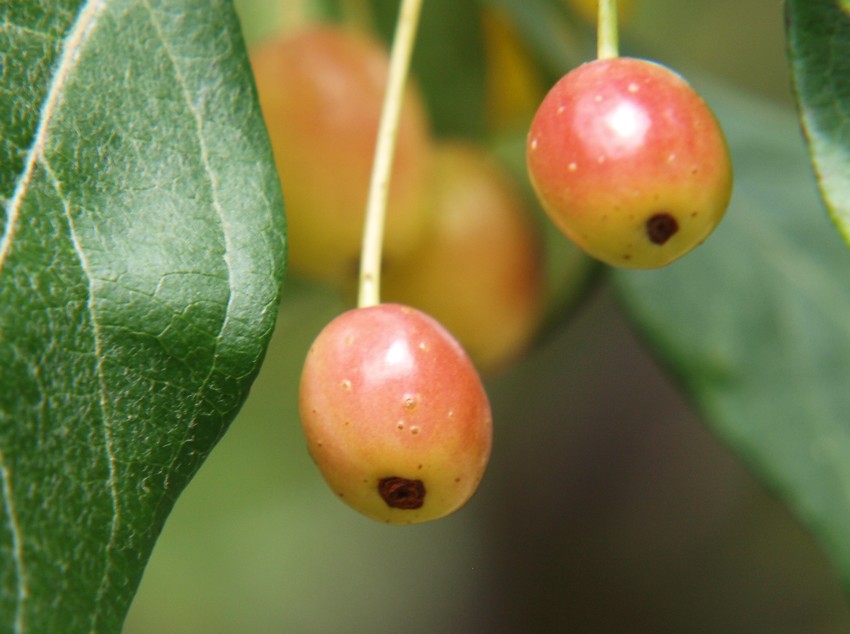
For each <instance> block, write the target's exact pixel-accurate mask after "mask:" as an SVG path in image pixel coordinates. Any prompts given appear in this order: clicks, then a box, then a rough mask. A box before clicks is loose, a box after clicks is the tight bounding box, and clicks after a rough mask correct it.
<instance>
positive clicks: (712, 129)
mask: <svg viewBox="0 0 850 634" xmlns="http://www.w3.org/2000/svg"><path fill="white" fill-rule="evenodd" d="M526 160H527V163H528V171H529V177H530V179H531V182H532V185H533V186H534V189H535V191H536V192H537V195H538V196H539V198H540V200H541V203H542V204H543V207H544V208H545V209H546V211H547V212H548V214H549V215H550V217H551V218H552V220H553V221H554V222H555V224H557V225H558V226H559V227H560V228H561V230H562V231H563V232H564V233H565V234H566V235H567V236H569V237H570V238H571V239H572V240H573V241H574V242H576V244H578V245H579V246H580V247H582V248H583V249H584V250H585V251H587V252H588V253H589V254H590V255H592V256H594V257H596V258H598V259H600V260H602V261H604V262H607V263H609V264H611V265H614V266H620V267H625V268H654V267H659V266H664V265H666V264H669V263H670V262H672V261H674V260H675V259H677V258H679V257H681V256H682V255H684V254H686V253H688V252H689V251H690V250H692V249H693V248H694V247H696V246H697V245H699V244H700V243H702V242H703V241H704V240H705V239H706V237H707V236H708V235H709V234H710V233H711V231H712V230H713V229H714V227H715V226H716V225H717V223H718V222H719V221H720V220H721V218H722V217H723V215H724V213H725V211H726V208H727V206H728V204H729V199H730V196H731V192H732V165H731V160H730V158H729V151H728V148H727V145H726V140H725V138H724V136H723V132H722V130H721V129H720V126H719V124H718V123H717V120H716V119H715V117H714V115H713V113H712V112H711V110H710V109H709V108H708V106H707V105H706V104H705V102H704V101H703V100H702V99H701V98H700V97H699V95H698V94H697V93H696V92H695V91H694V90H693V89H692V88H691V87H690V85H689V84H688V83H687V82H686V81H685V80H684V79H682V78H681V76H679V75H678V74H676V73H675V72H673V71H671V70H670V69H668V68H666V67H664V66H661V65H659V64H656V63H653V62H649V61H646V60H639V59H633V58H615V59H604V60H597V61H593V62H589V63H587V64H584V65H582V66H579V67H578V68H576V69H574V70H573V71H571V72H569V73H567V75H565V76H564V77H563V78H561V80H560V81H559V82H558V83H557V84H556V85H555V86H554V87H553V88H552V89H551V90H550V92H549V93H548V94H547V96H546V98H545V99H544V100H543V102H542V103H541V105H540V108H539V109H538V111H537V114H536V115H535V118H534V120H533V122H532V124H531V129H530V131H529V135H528V141H527V147H526Z"/></svg>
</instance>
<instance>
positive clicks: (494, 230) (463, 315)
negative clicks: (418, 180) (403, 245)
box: [383, 141, 544, 373]
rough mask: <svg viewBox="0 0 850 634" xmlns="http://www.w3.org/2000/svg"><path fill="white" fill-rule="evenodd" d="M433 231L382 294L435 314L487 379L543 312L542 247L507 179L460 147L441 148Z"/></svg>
mask: <svg viewBox="0 0 850 634" xmlns="http://www.w3.org/2000/svg"><path fill="white" fill-rule="evenodd" d="M425 204H427V206H428V211H429V215H430V218H429V223H428V224H429V232H428V234H427V235H426V236H425V238H424V239H423V242H422V244H421V246H420V247H419V248H418V249H417V250H416V251H415V252H414V253H413V254H412V256H411V257H410V258H408V259H406V260H403V261H400V262H394V263H390V264H389V265H388V266H387V267H386V268H385V271H384V276H383V288H384V291H383V292H384V296H385V297H386V298H387V299H388V300H389V301H395V302H400V303H404V304H410V305H411V306H415V307H416V308H418V309H420V310H423V311H425V312H426V313H428V314H429V315H433V316H434V318H436V319H437V320H438V321H439V322H440V323H441V324H443V325H444V326H445V327H446V328H447V329H448V330H449V331H450V332H451V333H452V334H453V335H454V336H455V337H457V338H458V341H460V343H461V344H462V345H463V346H464V348H465V349H466V350H467V352H468V353H469V356H470V357H471V358H472V360H473V361H474V362H475V363H476V365H477V366H478V368H479V369H480V370H481V371H482V372H485V373H487V372H490V371H493V370H497V369H499V368H501V367H503V366H504V365H506V364H507V363H508V362H509V361H511V360H512V359H513V358H515V357H516V356H517V355H518V354H519V353H520V352H521V351H522V349H523V348H524V347H525V346H526V344H527V343H528V341H529V340H530V338H531V337H532V336H533V334H534V332H535V330H536V326H537V325H538V323H539V321H540V318H541V316H542V312H543V304H544V298H543V294H544V279H543V266H542V258H541V256H540V252H541V248H542V240H541V237H540V236H539V235H538V231H537V229H538V228H537V225H536V221H535V219H533V218H532V217H531V214H530V211H529V210H528V208H527V207H526V205H525V201H524V200H523V199H522V197H521V195H520V194H519V192H518V189H517V187H516V186H515V183H514V182H513V179H512V176H511V174H509V173H507V172H506V170H504V169H503V168H502V167H501V165H499V164H497V163H496V162H495V161H494V160H493V159H492V158H491V157H490V156H488V154H487V153H486V152H485V151H484V150H483V149H481V148H479V147H478V146H476V145H473V144H472V143H467V142H462V141H444V142H442V143H440V144H437V145H436V146H435V150H434V158H433V162H432V172H431V178H430V181H429V188H428V195H427V196H426V199H425Z"/></svg>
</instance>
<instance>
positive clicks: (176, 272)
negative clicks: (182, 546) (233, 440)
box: [0, 0, 284, 633]
mask: <svg viewBox="0 0 850 634" xmlns="http://www.w3.org/2000/svg"><path fill="white" fill-rule="evenodd" d="M0 42H2V45H0V51H2V52H0V68H2V84H0V126H2V128H0V200H2V201H3V203H4V204H3V210H4V212H3V216H2V217H0V220H1V221H0V231H2V233H0V502H2V504H0V623H2V624H3V628H2V629H4V630H6V629H7V628H8V629H11V630H12V631H16V632H29V631H32V632H50V631H53V632H60V631H61V632H69V633H73V632H87V631H99V632H109V631H119V630H120V625H121V622H122V620H123V617H124V614H125V613H126V610H127V607H128V605H129V601H130V599H131V598H132V596H133V593H134V592H135V588H136V586H137V584H138V581H139V578H140V576H141V572H142V569H143V567H144V563H145V562H146V560H147V557H148V555H149V553H150V550H151V548H152V546H153V542H154V540H155V538H156V536H157V534H158V533H159V531H160V529H161V526H162V523H163V521H164V519H165V516H166V515H167V514H168V511H169V510H170V508H171V506H172V505H173V502H174V500H175V497H176V495H177V494H178V493H179V492H180V491H181V490H182V488H183V487H184V486H185V485H186V483H187V482H188V480H189V479H190V477H191V476H192V474H193V473H194V472H195V471H196V470H197V468H198V466H199V465H200V463H201V462H202V460H203V459H204V457H205V456H206V455H207V454H208V452H209V451H210V449H211V448H212V447H213V445H214V444H215V442H216V441H217V440H218V438H219V437H220V436H221V434H222V433H223V432H224V430H225V429H226V426H227V424H228V423H229V421H230V420H231V419H232V417H233V416H234V415H235V413H236V411H237V410H238V408H239V407H240V405H241V403H242V401H243V400H244V398H245V396H246V393H247V389H248V387H249V385H250V382H251V380H252V379H253V377H254V376H255V374H256V371H257V369H258V365H259V362H260V360H261V358H262V356H263V353H264V350H265V345H266V343H267V341H268V338H269V336H270V334H271V330H272V328H273V325H274V317H275V307H276V304H277V300H278V292H279V286H280V282H281V277H282V274H283V244H284V243H283V216H282V203H281V200H280V191H279V186H278V183H277V178H276V175H275V173H274V168H273V163H272V161H271V153H270V150H269V147H268V141H267V139H266V137H265V132H264V128H263V125H262V121H261V118H260V114H259V110H258V107H257V105H256V103H255V96H254V93H253V87H252V86H251V84H250V80H249V79H248V78H249V76H250V74H249V73H248V66H247V61H246V57H245V54H244V47H243V44H242V41H241V36H240V34H239V30H238V24H237V21H236V18H235V16H234V14H233V11H232V8H231V6H230V3H229V2H228V1H226V0H218V1H214V2H210V3H194V2H189V1H188V0H173V1H166V0H147V1H139V0H89V1H88V2H72V1H66V2H64V3H61V2H50V3H48V2H13V3H3V4H2V5H0Z"/></svg>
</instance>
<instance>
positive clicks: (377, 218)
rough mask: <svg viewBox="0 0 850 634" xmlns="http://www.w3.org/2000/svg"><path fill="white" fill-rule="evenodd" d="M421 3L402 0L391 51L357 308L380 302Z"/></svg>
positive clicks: (367, 215) (368, 205)
mask: <svg viewBox="0 0 850 634" xmlns="http://www.w3.org/2000/svg"><path fill="white" fill-rule="evenodd" d="M422 1H423V0H403V2H402V5H401V9H400V10H399V15H398V22H397V24H396V31H395V35H394V37H393V45H392V50H391V51H390V70H389V78H388V80H387V92H386V94H385V95H384V104H383V111H382V113H381V123H380V126H379V128H378V140H377V143H376V144H375V158H374V162H373V164H372V180H371V182H370V184H369V198H368V200H367V202H366V223H365V225H364V227H363V247H362V250H361V255H360V286H359V293H358V297H357V305H358V306H359V307H360V308H364V307H366V306H374V305H376V304H379V303H380V301H381V251H382V247H383V240H384V218H385V216H386V209H387V197H388V193H389V187H390V172H391V170H392V163H393V154H394V152H395V142H396V136H397V133H398V122H399V117H400V115H401V104H402V101H403V97H404V86H405V83H406V82H407V76H408V71H409V69H410V56H411V54H412V52H413V43H414V41H415V40H416V29H417V27H418V25H419V14H420V11H421V9H422Z"/></svg>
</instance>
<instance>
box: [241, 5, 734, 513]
mask: <svg viewBox="0 0 850 634" xmlns="http://www.w3.org/2000/svg"><path fill="white" fill-rule="evenodd" d="M410 1H411V0H405V2H410ZM604 1H605V2H606V3H607V7H606V9H605V10H607V11H613V7H612V5H611V2H613V0H611V2H608V0H604ZM403 13H404V7H402V14H403ZM604 14H605V11H601V12H600V16H602V15H604ZM609 15H614V16H615V15H616V13H615V12H614V13H612V14H609ZM600 23H601V21H600ZM609 26H610V25H609ZM485 27H486V31H487V32H489V33H490V34H491V36H492V35H493V34H495V36H496V37H497V38H498V37H502V35H503V34H505V33H508V34H510V24H507V23H505V22H504V21H500V20H498V19H497V20H490V21H489V22H485ZM601 33H602V31H600V34H601ZM600 37H601V36H600ZM489 49H490V51H491V52H494V54H495V55H497V56H498V58H499V59H502V60H511V59H515V58H514V57H512V55H513V54H512V53H511V51H510V49H509V48H506V47H504V46H502V45H500V44H498V43H497V45H494V46H490V47H489ZM602 50H603V49H602V48H600V53H601V51H602ZM251 59H252V64H253V68H254V74H255V79H256V84H257V89H258V93H259V98H260V103H261V106H262V109H263V112H264V116H265V118H266V123H267V127H268V132H269V137H270V139H271V142H272V147H273V150H274V154H275V160H276V162H277V166H278V171H279V174H280V179H281V184H282V186H283V189H284V194H285V197H286V201H287V217H288V222H289V240H290V242H289V244H290V270H291V271H293V272H294V273H296V274H299V275H301V276H304V277H307V278H311V279H313V280H317V281H320V282H323V283H327V284H331V285H334V286H336V287H338V288H340V289H343V290H350V289H351V288H352V287H353V286H354V284H355V283H356V282H357V281H358V280H359V283H360V284H361V300H360V307H358V308H355V309H352V310H349V311H347V312H345V313H343V314H341V315H340V316H338V317H337V318H336V319H334V320H333V321H332V322H331V323H330V324H328V325H327V326H326V327H325V328H324V329H323V330H322V331H321V332H320V333H319V335H318V337H317V338H316V339H315V341H314V342H313V345H312V346H311V348H310V350H309V352H308V354H307V358H306V361H305V364H304V368H303V372H302V377H301V385H300V402H299V405H300V412H301V420H302V425H303V428H304V433H305V436H306V439H307V445H308V448H309V451H310V453H311V455H312V456H313V458H314V460H315V462H316V463H317V465H318V467H319V469H320V471H321V472H322V475H323V476H324V478H325V480H326V481H327V483H328V484H329V485H330V487H331V488H332V489H333V490H334V491H335V492H336V494H337V495H338V496H339V497H340V498H341V499H342V500H344V501H345V502H346V503H348V504H349V505H351V506H352V507H353V508H355V509H357V510H358V511H360V512H361V513H363V514H365V515H367V516H369V517H371V518H374V519H377V520H380V521H384V522H388V523H393V524H410V523H415V522H421V521H426V520H431V519H436V518H438V517H442V516H444V515H447V514H449V513H451V512H453V511H455V510H456V509H457V508H459V507H460V506H462V505H463V504H464V503H465V502H466V500H467V499H468V498H469V497H470V496H471V495H472V494H473V492H474V491H475V489H476V488H477V486H478V483H479V482H480V480H481V478H482V475H483V472H484V469H485V467H486V464H487V461H488V458H489V455H490V449H491V444H492V426H493V423H492V414H491V411H490V405H489V401H488V398H487V394H486V392H485V390H484V388H483V387H482V383H481V379H480V377H479V374H478V370H479V369H482V370H485V371H490V370H493V369H496V368H499V367H502V366H504V365H505V363H507V362H508V361H509V360H511V359H513V358H515V357H516V356H518V355H519V354H520V352H521V351H522V350H523V348H524V347H525V346H526V345H527V343H528V341H529V339H530V338H531V336H532V334H533V333H534V331H535V328H536V326H537V325H538V323H539V321H540V317H541V313H542V309H543V305H542V304H543V301H542V298H543V286H544V284H543V266H542V262H541V242H540V241H539V239H538V235H537V227H536V225H535V222H534V221H533V220H532V218H531V216H530V215H529V214H528V213H527V209H526V205H525V200H524V199H523V197H522V196H520V195H519V194H518V192H517V188H516V186H515V185H514V184H513V182H512V180H511V177H510V175H509V174H508V173H506V172H505V170H504V169H503V168H502V167H501V166H499V165H498V164H496V163H495V162H494V161H493V159H492V158H491V157H490V156H489V155H488V153H487V152H486V151H484V150H483V149H482V148H481V147H479V146H477V145H475V144H473V143H471V142H469V141H458V140H446V139H439V138H435V137H434V136H433V134H432V133H431V131H430V129H429V125H428V120H427V112H426V109H425V107H424V105H423V101H422V99H421V97H420V95H419V93H418V91H417V89H416V87H415V85H412V84H410V83H408V84H407V88H406V92H404V93H403V94H402V100H401V103H400V106H399V111H398V114H399V118H398V123H397V125H394V124H393V125H392V126H390V127H394V128H395V130H396V134H397V136H395V137H393V139H394V141H395V146H394V147H395V151H394V159H393V161H392V163H391V169H390V170H389V174H388V175H387V179H388V185H387V187H388V189H387V190H386V193H387V203H388V204H387V212H386V216H385V219H384V216H383V215H380V216H379V217H380V218H382V220H381V223H380V224H379V225H378V226H379V227H380V228H381V229H380V231H379V234H380V235H381V236H382V238H381V240H380V243H381V247H379V249H381V250H380V251H379V253H380V254H381V257H380V258H378V260H379V261H381V262H383V268H384V269H385V274H384V276H383V291H384V297H385V299H386V300H387V301H388V303H379V302H378V300H377V299H375V301H374V302H372V301H367V302H364V301H363V294H362V289H363V286H364V284H365V283H364V279H366V280H368V283H369V284H371V283H373V282H374V284H375V286H376V287H377V286H378V284H377V281H376V280H374V279H371V278H370V277H369V275H365V276H364V273H363V270H362V269H361V270H360V277H359V278H358V277H357V272H358V270H359V269H360V261H361V257H363V258H364V261H368V259H366V258H365V255H363V254H361V246H362V245H364V244H366V243H367V241H364V240H363V238H362V236H363V229H364V220H365V221H366V223H367V225H368V224H369V222H370V221H369V220H367V219H365V215H366V210H367V197H368V198H370V200H369V203H371V202H372V198H371V197H372V196H373V195H374V190H372V189H370V182H372V183H373V182H379V183H380V182H381V179H380V172H379V171H376V172H375V173H373V172H372V170H373V159H375V148H376V143H377V139H378V133H379V127H380V129H381V130H382V134H383V130H384V129H385V127H383V126H380V124H381V123H385V122H386V121H395V119H393V118H390V119H384V120H383V121H382V117H384V116H386V107H387V105H386V104H387V102H385V100H384V98H385V92H387V91H388V89H387V82H388V78H390V79H391V77H390V70H391V68H392V64H391V60H390V58H389V57H388V54H387V52H386V50H385V49H384V48H383V46H381V45H380V44H379V43H378V42H377V41H376V40H374V39H372V38H370V37H369V36H367V35H365V34H363V33H359V32H356V31H353V30H349V29H346V28H344V27H340V26H330V25H320V26H314V27H309V28H303V29H300V30H298V31H296V32H292V33H288V34H286V35H284V36H281V37H278V38H275V39H272V40H269V41H268V42H266V43H264V44H262V45H261V46H259V47H257V48H255V49H254V50H253V51H252V56H251ZM511 66H512V67H515V68H520V67H521V65H517V64H514V63H513V62H512V63H511ZM398 85H399V86H403V85H404V84H403V83H402V84H398ZM494 85H496V86H499V85H503V84H500V83H498V82H497V83H496V84H494ZM527 87H529V90H528V91H526V92H525V94H526V95H527V94H533V92H534V87H533V85H532V84H527ZM513 103H515V102H510V103H508V102H505V103H503V104H502V106H505V107H501V108H497V109H496V110H494V111H493V112H496V113H499V112H502V113H508V114H511V113H512V112H513V105H512V104H513ZM526 150H527V151H526V159H527V167H528V174H529V177H530V181H531V185H532V187H533V189H534V190H535V192H536V193H537V195H538V197H539V199H540V202H541V205H542V207H543V208H544V209H545V211H546V212H548V214H549V215H550V217H551V218H552V220H553V221H554V223H555V224H556V225H557V226H558V227H559V228H560V229H561V230H562V232H563V233H564V234H566V235H567V236H568V237H569V238H571V239H572V240H573V241H574V242H575V243H576V244H578V245H579V246H580V247H581V248H582V249H584V250H585V251H586V252H587V253H588V254H590V255H591V256H594V257H595V258H597V259H599V260H602V261H603V262H607V263H609V264H611V265H614V266H620V267H625V268H651V267H658V266H664V265H666V264H668V263H670V262H672V261H674V260H675V259H677V258H679V257H681V256H682V255H684V254H685V253H687V252H689V251H690V250H691V249H693V248H694V247H695V246H697V245H698V244H700V243H701V242H702V241H703V240H705V238H706V237H707V236H708V234H709V233H710V232H711V231H712V229H713V228H714V227H715V226H716V224H717V223H718V222H719V220H720V219H721V217H722V216H723V214H724V212H725V210H726V206H727V204H728V202H729V198H730V195H731V187H732V171H731V163H730V160H729V153H728V150H727V147H726V142H725V139H724V137H723V134H722V131H721V130H720V127H719V125H718V124H717V121H716V119H715V118H714V116H713V114H712V113H711V111H710V110H709V109H708V107H707V106H706V104H705V103H704V102H703V101H702V99H700V97H699V96H698V95H697V94H696V93H695V92H694V91H693V89H692V88H691V87H690V86H689V85H688V84H687V83H686V82H685V81H684V80H683V79H682V78H681V77H680V76H679V75H677V74H676V73H674V72H672V71H670V70H669V69H667V68H665V67H663V66H660V65H658V64H655V63H653V62H649V61H645V60H639V59H632V58H621V57H618V56H617V55H616V54H614V55H607V56H602V55H601V54H600V59H597V60H595V61H593V62H589V63H586V64H584V65H582V66H580V67H578V68H576V69H574V70H572V71H571V72H569V73H567V74H566V75H565V76H564V77H563V78H562V79H561V80H560V81H559V82H558V83H557V84H556V85H555V86H554V87H553V88H552V89H551V91H550V92H549V93H548V94H547V95H546V96H545V97H544V98H542V103H540V105H539V108H538V110H537V113H536V115H535V116H534V118H533V121H532V123H531V128H530V131H529V133H528V136H527V148H526ZM374 163H375V165H377V164H378V163H379V161H377V160H375V161H374ZM375 169H376V170H377V168H375ZM376 174H378V175H379V177H378V180H377V181H372V180H371V179H370V175H371V177H372V179H374V178H375V176H376ZM370 211H371V205H370ZM366 235H367V236H368V235H370V234H369V232H368V230H367V234H366ZM365 248H366V251H368V252H370V254H371V255H375V253H373V252H372V250H371V249H369V248H368V247H365ZM379 268H380V267H379ZM370 275H371V274H370ZM414 307H415V308H414ZM455 337H457V340H456V339H455ZM467 351H468V352H469V356H467Z"/></svg>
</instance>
